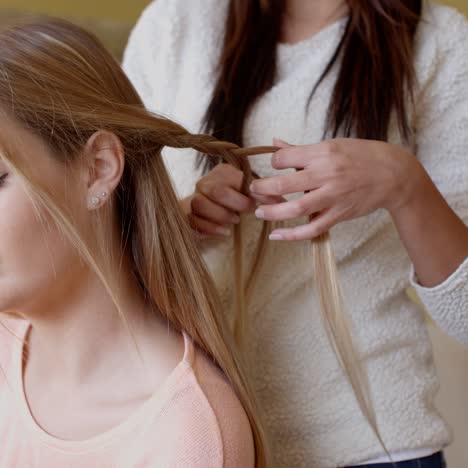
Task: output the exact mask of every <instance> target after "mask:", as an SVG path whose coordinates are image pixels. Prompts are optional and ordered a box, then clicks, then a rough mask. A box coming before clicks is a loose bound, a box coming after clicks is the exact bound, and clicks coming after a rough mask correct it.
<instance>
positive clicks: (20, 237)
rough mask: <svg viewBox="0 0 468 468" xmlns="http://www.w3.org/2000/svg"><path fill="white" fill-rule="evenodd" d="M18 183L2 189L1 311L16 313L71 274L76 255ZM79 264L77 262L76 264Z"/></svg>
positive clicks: (0, 220)
mask: <svg viewBox="0 0 468 468" xmlns="http://www.w3.org/2000/svg"><path fill="white" fill-rule="evenodd" d="M41 218H42V219H40V218H39V215H38V213H37V210H36V209H35V208H34V205H33V202H32V201H31V200H30V198H29V197H28V195H27V193H26V192H25V191H24V189H23V188H22V187H20V186H18V184H16V186H15V184H13V183H12V184H8V183H7V184H6V185H5V186H4V187H2V188H0V233H1V235H0V311H3V312H6V311H12V310H14V309H15V308H18V307H21V306H22V305H23V304H25V303H29V302H31V301H32V300H33V299H34V298H35V297H38V296H40V295H41V294H44V292H45V291H47V292H48V293H50V292H51V291H53V289H51V288H53V287H54V285H55V284H56V282H57V281H58V279H60V278H63V277H64V275H65V274H69V271H68V270H67V268H69V266H70V265H73V263H75V262H74V260H76V255H75V252H74V250H73V249H72V247H71V246H70V244H69V243H68V242H67V241H66V240H65V239H64V238H63V236H62V235H61V234H60V232H59V231H58V229H57V228H56V227H55V225H54V224H53V223H52V222H50V219H48V217H47V215H44V216H42V217H41ZM75 264H76V263H75Z"/></svg>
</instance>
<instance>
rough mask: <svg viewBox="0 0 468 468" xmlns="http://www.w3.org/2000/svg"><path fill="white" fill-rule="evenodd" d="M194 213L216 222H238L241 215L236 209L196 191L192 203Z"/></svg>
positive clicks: (221, 223) (220, 223)
mask: <svg viewBox="0 0 468 468" xmlns="http://www.w3.org/2000/svg"><path fill="white" fill-rule="evenodd" d="M191 208H192V213H193V214H194V215H196V216H198V217H200V218H204V219H206V220H207V221H210V222H212V223H214V224H219V225H223V224H238V223H239V222H240V217H239V215H238V214H236V213H235V212H234V211H231V210H228V209H227V208H225V207H223V206H221V205H218V204H217V203H215V202H213V201H212V200H210V199H209V198H208V197H206V196H205V195H203V194H201V193H196V194H195V195H194V196H193V198H192V203H191Z"/></svg>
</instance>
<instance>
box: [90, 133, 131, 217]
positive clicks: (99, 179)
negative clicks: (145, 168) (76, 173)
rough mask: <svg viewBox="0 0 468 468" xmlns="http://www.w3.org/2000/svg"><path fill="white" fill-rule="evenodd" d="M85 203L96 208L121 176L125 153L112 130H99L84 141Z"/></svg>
mask: <svg viewBox="0 0 468 468" xmlns="http://www.w3.org/2000/svg"><path fill="white" fill-rule="evenodd" d="M83 156H84V158H85V161H86V174H85V177H86V182H87V198H88V200H87V205H88V208H89V209H96V208H99V207H101V206H102V205H103V204H104V203H106V201H107V199H108V198H109V196H110V195H111V194H112V193H113V192H114V190H115V189H116V187H117V186H118V185H119V182H120V180H121V178H122V174H123V170H124V166H125V155H124V149H123V146H122V143H121V141H120V139H119V138H118V137H117V135H115V134H114V133H112V132H108V131H105V130H99V131H97V132H96V133H94V134H93V135H92V136H91V137H90V138H89V140H88V141H87V142H86V145H85V148H84V151H83Z"/></svg>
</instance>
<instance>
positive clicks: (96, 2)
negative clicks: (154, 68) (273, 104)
mask: <svg viewBox="0 0 468 468" xmlns="http://www.w3.org/2000/svg"><path fill="white" fill-rule="evenodd" d="M186 1H187V2H189V1H190V0H186ZM246 1H248V0H246ZM249 1H250V0H249ZM442 1H443V3H447V4H449V5H453V6H456V7H457V8H458V9H460V10H461V11H463V12H464V13H465V14H467V15H468V0H442ZM148 3H150V0H77V1H71V0H0V8H14V9H20V10H26V11H30V12H41V13H48V14H52V15H57V16H68V17H92V18H105V17H108V18H111V19H116V20H119V21H125V22H128V23H132V22H134V21H135V20H136V19H137V17H138V15H139V13H140V12H141V10H142V9H143V8H144V7H145V6H146V5H147V4H148Z"/></svg>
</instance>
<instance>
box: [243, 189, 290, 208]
mask: <svg viewBox="0 0 468 468" xmlns="http://www.w3.org/2000/svg"><path fill="white" fill-rule="evenodd" d="M250 196H251V197H252V198H254V199H255V200H256V201H257V202H260V203H263V204H264V205H273V204H275V203H283V202H285V201H286V198H284V197H281V196H269V195H259V194H258V193H255V192H250Z"/></svg>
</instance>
